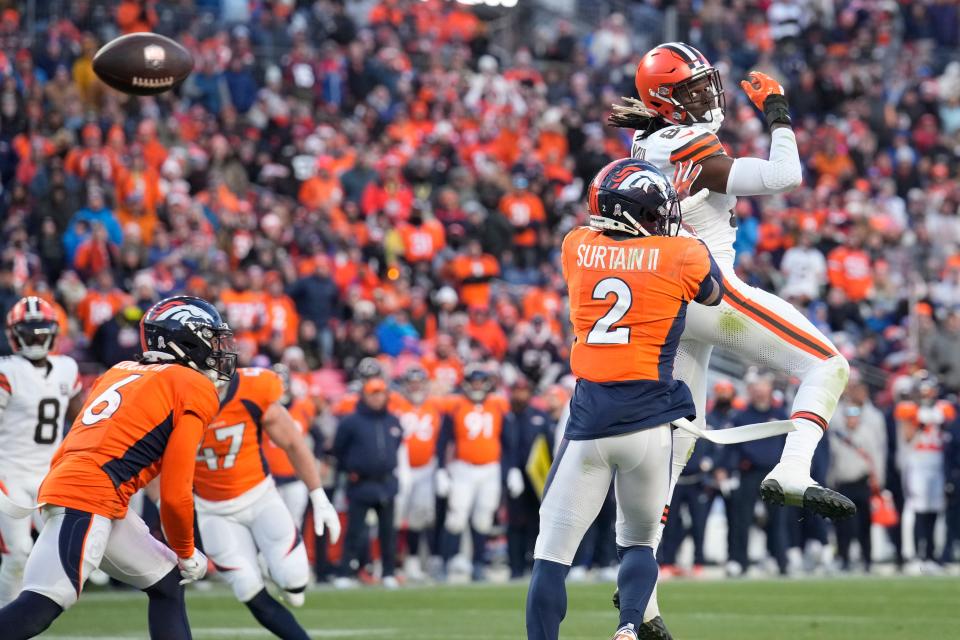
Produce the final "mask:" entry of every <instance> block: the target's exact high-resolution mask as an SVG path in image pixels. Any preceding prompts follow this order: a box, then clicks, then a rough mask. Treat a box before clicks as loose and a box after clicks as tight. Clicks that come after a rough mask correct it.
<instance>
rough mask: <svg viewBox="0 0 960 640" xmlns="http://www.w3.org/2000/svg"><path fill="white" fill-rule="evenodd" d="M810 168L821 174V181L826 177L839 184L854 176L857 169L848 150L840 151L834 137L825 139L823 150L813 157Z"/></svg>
mask: <svg viewBox="0 0 960 640" xmlns="http://www.w3.org/2000/svg"><path fill="white" fill-rule="evenodd" d="M810 166H811V167H812V168H813V169H814V170H815V171H816V172H817V173H818V174H820V178H821V180H822V179H823V178H824V177H825V176H826V177H828V178H832V179H833V180H835V181H838V182H839V181H843V180H846V179H847V178H849V177H850V176H852V175H853V172H854V169H855V167H854V165H853V161H852V160H851V159H850V156H849V155H848V154H847V151H846V149H840V148H839V147H838V146H837V140H836V138H835V137H834V136H832V135H830V136H827V137H826V138H825V139H824V141H823V149H822V150H821V151H818V152H817V153H815V154H814V155H813V159H812V160H810Z"/></svg>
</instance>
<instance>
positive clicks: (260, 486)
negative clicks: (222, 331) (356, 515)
mask: <svg viewBox="0 0 960 640" xmlns="http://www.w3.org/2000/svg"><path fill="white" fill-rule="evenodd" d="M282 396H283V382H282V381H281V379H280V376H278V375H277V374H276V373H274V372H273V371H271V370H269V369H258V368H243V369H238V370H237V372H236V374H235V375H234V376H233V379H232V380H230V383H229V385H228V386H227V389H226V393H225V396H224V398H223V401H222V403H221V405H220V413H218V414H217V415H216V417H215V418H213V420H212V421H211V423H210V426H209V427H208V428H207V431H206V433H205V434H204V438H203V442H201V443H200V448H199V451H198V453H197V462H196V477H195V478H194V493H195V494H196V503H197V524H198V526H199V528H200V535H201V536H202V537H203V542H204V549H205V550H206V552H207V554H208V555H209V556H210V559H211V560H213V563H214V565H215V566H216V567H217V569H218V570H219V571H220V572H221V573H222V574H223V576H224V578H225V579H226V581H227V582H228V583H230V587H231V588H232V589H233V594H234V595H235V596H236V597H237V599H238V600H239V601H240V602H242V603H244V604H245V605H246V606H247V608H248V609H249V610H250V612H251V613H252V614H253V616H254V617H255V618H256V619H257V621H258V622H259V623H260V624H262V625H263V626H264V627H265V628H266V629H268V630H269V631H271V632H272V633H274V634H276V635H277V636H279V637H281V638H290V639H296V640H306V639H307V638H308V636H307V633H306V631H304V629H303V627H301V626H300V625H299V623H297V621H296V619H294V617H293V615H292V614H291V613H290V612H289V611H288V610H287V609H286V608H284V607H283V605H281V604H280V603H279V602H277V601H276V600H274V599H273V597H271V596H270V594H268V593H267V590H266V587H265V585H264V580H263V575H262V574H261V571H260V565H259V563H258V561H257V555H258V553H259V554H262V555H263V557H264V559H265V560H266V563H267V570H268V571H269V573H270V578H271V579H272V580H273V582H274V583H276V584H277V586H279V587H280V589H282V593H283V597H284V599H286V600H287V602H289V603H290V604H291V605H293V606H296V607H298V606H301V605H302V604H303V602H304V593H303V592H304V590H305V589H306V587H307V582H308V581H309V579H310V569H309V564H308V562H307V551H306V548H305V547H304V544H303V537H302V536H301V535H300V530H299V527H298V525H297V524H296V523H295V522H294V520H293V516H291V514H290V512H289V511H288V510H287V507H286V505H285V504H284V502H283V499H282V498H281V497H280V493H279V492H278V491H277V487H276V484H275V483H274V480H273V478H272V477H271V476H270V469H269V467H268V466H267V461H266V457H265V456H264V450H263V444H262V443H263V438H264V436H267V437H269V438H270V440H271V441H272V442H273V443H274V444H275V445H276V446H278V447H280V448H281V449H283V451H284V453H285V454H286V456H287V458H288V459H289V461H290V464H291V465H292V467H293V471H294V473H295V474H296V476H297V477H298V478H300V480H302V481H303V482H304V483H305V484H306V485H307V489H308V490H309V496H310V500H311V502H312V503H313V516H314V526H315V528H316V533H317V535H318V536H322V535H323V532H324V529H325V528H329V529H330V539H331V541H332V542H336V540H337V538H338V537H339V536H340V520H339V519H338V518H337V512H336V510H335V509H334V508H333V506H332V505H331V504H330V501H329V500H327V496H326V494H325V493H324V491H323V487H322V486H321V485H320V473H319V470H318V468H317V462H316V460H315V459H314V457H313V453H312V452H311V451H310V448H309V447H308V446H307V442H306V440H305V439H304V437H303V434H302V432H301V429H300V428H299V427H298V426H297V424H296V423H295V422H294V421H293V418H291V417H290V413H289V412H288V411H287V409H286V408H285V407H284V406H283V404H282V402H281V398H282Z"/></svg>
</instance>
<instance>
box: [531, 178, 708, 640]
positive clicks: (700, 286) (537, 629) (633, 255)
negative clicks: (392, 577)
mask: <svg viewBox="0 0 960 640" xmlns="http://www.w3.org/2000/svg"><path fill="white" fill-rule="evenodd" d="M697 175H698V169H697V168H689V167H687V166H685V165H681V166H680V168H679V169H678V172H677V175H676V176H675V181H677V182H678V183H679V184H680V185H681V187H685V186H686V185H688V184H690V183H691V182H693V180H695V179H696V177H697ZM588 202H589V207H590V226H589V227H581V228H579V229H574V230H573V231H571V232H570V233H569V234H567V237H566V238H565V239H564V241H563V248H562V253H561V262H562V266H563V275H564V279H565V280H566V281H567V288H568V290H569V294H570V322H571V324H573V329H574V333H575V335H576V338H575V340H574V343H573V347H572V349H571V351H570V367H571V369H573V372H574V374H575V375H576V376H577V378H578V379H577V386H576V390H575V391H574V395H573V398H572V399H571V401H570V418H569V420H568V422H567V429H566V433H565V435H564V440H563V443H562V444H561V446H560V450H559V452H558V454H557V458H556V460H555V461H554V464H553V468H552V469H551V470H550V478H549V480H548V481H547V489H546V491H545V494H544V498H543V503H542V506H541V508H540V535H539V536H538V537H537V543H536V549H535V551H534V558H535V561H534V567H533V577H532V579H531V582H530V591H529V593H528V596H527V637H528V638H529V639H530V640H556V638H557V637H558V636H559V633H560V622H561V620H563V617H564V615H565V614H566V601H567V595H566V591H565V588H564V579H565V578H566V575H567V571H568V570H569V568H570V563H571V562H572V561H573V556H574V554H575V553H576V550H577V547H578V546H579V544H580V541H581V539H582V537H583V534H584V533H585V532H586V530H587V528H588V527H589V526H590V524H591V523H592V522H593V520H594V519H595V518H596V516H597V513H599V511H600V507H601V505H602V504H603V501H604V499H605V498H606V495H607V491H608V489H609V487H610V482H611V480H612V481H613V482H614V486H615V489H616V494H617V510H618V514H617V527H616V528H617V546H618V550H619V555H620V559H621V564H620V575H619V578H618V581H617V582H618V586H619V589H620V606H621V608H620V627H619V629H618V630H617V633H616V635H615V636H614V638H615V639H616V640H637V634H636V630H637V629H639V627H640V625H641V624H642V623H643V610H644V608H645V607H646V605H647V601H648V600H649V598H650V594H651V593H652V592H653V587H654V584H655V583H656V579H657V561H656V559H655V558H654V554H653V548H654V546H655V545H656V541H657V531H658V526H659V523H660V515H661V512H662V510H663V505H664V504H665V503H666V500H667V497H668V492H669V484H670V482H669V481H670V459H671V442H672V438H671V427H670V421H671V420H676V419H678V418H684V417H693V416H694V414H695V413H696V410H695V408H694V404H693V397H692V396H691V393H690V389H689V388H687V386H686V385H685V384H684V383H682V382H678V381H676V380H674V378H673V360H674V356H675V355H676V350H677V345H678V343H679V340H680V334H681V332H682V331H683V326H684V317H685V314H686V308H687V305H688V304H689V303H690V302H694V301H696V302H700V303H702V304H707V305H716V304H718V303H719V302H720V300H721V298H722V297H723V285H722V278H721V277H720V272H719V268H718V267H717V264H716V263H715V262H714V260H713V258H712V257H711V256H710V252H709V251H707V248H706V246H705V245H704V244H703V243H702V242H700V241H699V240H697V239H694V238H691V237H676V236H677V234H678V233H679V231H680V225H681V217H680V207H679V203H678V197H677V192H676V190H675V189H674V187H673V186H672V185H671V184H670V181H669V180H667V178H666V176H664V175H663V174H662V173H661V172H660V171H659V170H658V169H657V168H656V167H654V166H653V165H652V164H650V163H648V162H644V161H642V160H633V159H624V160H617V161H616V162H613V163H611V164H609V165H607V166H606V167H604V168H603V169H601V171H600V173H599V174H597V176H596V178H594V180H593V182H592V183H591V184H590V188H589V191H588Z"/></svg>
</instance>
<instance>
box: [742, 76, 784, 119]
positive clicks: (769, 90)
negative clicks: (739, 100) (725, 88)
mask: <svg viewBox="0 0 960 640" xmlns="http://www.w3.org/2000/svg"><path fill="white" fill-rule="evenodd" d="M747 77H748V78H750V81H749V82H748V81H746V80H741V81H740V86H741V87H742V88H743V91H744V93H746V94H747V97H748V98H750V102H752V103H753V104H754V106H756V107H757V109H760V110H761V111H763V103H764V102H765V101H766V100H767V96H770V95H781V96H782V95H784V94H783V86H782V85H781V84H780V83H779V82H777V81H776V80H774V79H773V78H771V77H770V76H768V75H767V74H765V73H761V72H759V71H751V72H750V73H748V74H747Z"/></svg>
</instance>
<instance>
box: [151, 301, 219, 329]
mask: <svg viewBox="0 0 960 640" xmlns="http://www.w3.org/2000/svg"><path fill="white" fill-rule="evenodd" d="M149 319H150V320H157V321H159V320H175V321H177V322H180V323H182V324H191V323H193V324H195V323H201V324H207V325H215V324H217V322H216V320H215V319H214V318H213V316H211V315H210V314H209V313H207V312H206V311H204V310H203V309H201V308H200V307H198V306H196V305H192V304H183V303H181V302H179V301H171V302H170V303H169V304H166V305H162V306H160V307H158V308H156V309H154V312H153V314H152V315H151V317H150V318H149Z"/></svg>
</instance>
